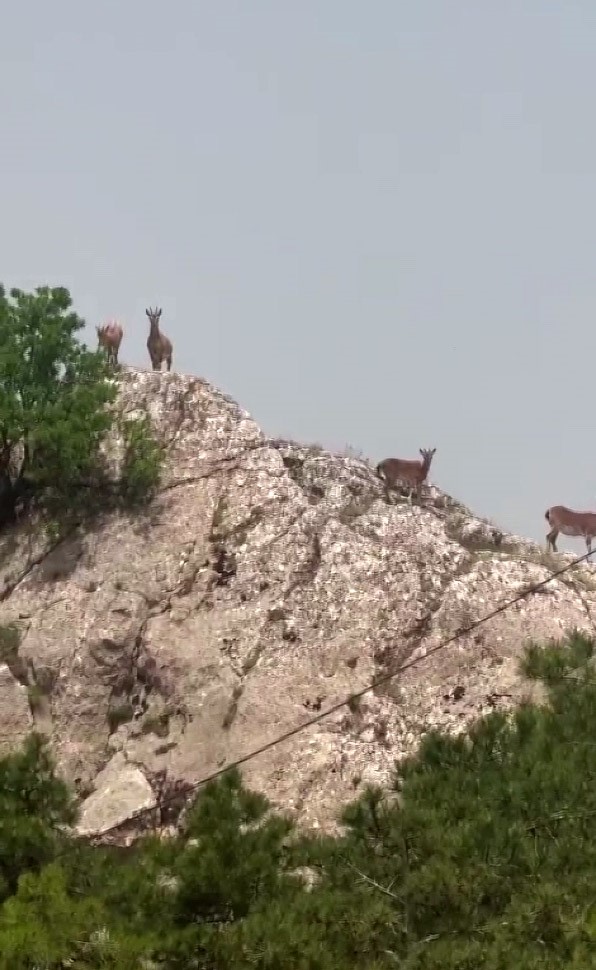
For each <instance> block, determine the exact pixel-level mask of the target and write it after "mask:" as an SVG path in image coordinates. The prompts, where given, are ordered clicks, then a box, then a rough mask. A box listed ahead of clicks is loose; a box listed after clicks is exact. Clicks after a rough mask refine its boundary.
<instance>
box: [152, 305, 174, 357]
mask: <svg viewBox="0 0 596 970" xmlns="http://www.w3.org/2000/svg"><path fill="white" fill-rule="evenodd" d="M145 313H146V314H147V316H148V317H149V324H150V327H149V336H148V337H147V350H148V351H149V357H150V358H151V366H152V368H153V370H161V365H162V363H163V361H164V360H165V362H166V365H167V368H168V370H170V369H171V367H172V354H173V352H174V351H173V347H172V341H171V340H170V339H169V338H168V337H166V335H165V333H162V332H161V330H160V329H159V320H160V317H161V308H158V307H155V309H154V310H152V309H151V307H149V309H148V310H145Z"/></svg>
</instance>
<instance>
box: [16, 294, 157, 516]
mask: <svg viewBox="0 0 596 970" xmlns="http://www.w3.org/2000/svg"><path fill="white" fill-rule="evenodd" d="M84 325H85V323H84V320H83V319H82V318H81V317H80V316H79V315H78V314H77V313H76V312H75V311H74V310H73V309H72V300H71V296H70V293H69V292H68V290H66V289H65V288H64V287H54V288H50V287H47V286H42V287H38V288H37V289H36V290H35V291H34V292H33V293H25V292H24V291H22V290H19V289H12V290H11V291H10V293H9V294H8V295H7V293H6V290H5V289H4V287H2V286H0V527H1V526H2V525H4V524H6V523H7V522H10V521H12V520H13V519H14V517H15V513H16V511H17V509H18V508H19V507H21V508H27V507H29V506H30V504H31V503H32V502H34V501H37V502H42V503H43V504H44V505H45V506H46V507H48V506H50V505H51V504H52V502H53V503H54V506H57V505H58V504H62V505H64V504H66V505H68V503H69V502H75V501H76V499H77V497H80V494H81V490H83V489H87V490H88V492H89V490H90V488H91V487H92V486H93V485H94V484H97V479H98V477H99V476H100V475H101V469H102V465H101V459H100V453H99V445H100V443H101V441H102V439H103V438H104V436H105V434H106V432H107V431H108V430H109V428H110V427H111V426H112V424H113V422H114V420H115V415H114V411H113V409H110V408H109V407H107V405H109V404H110V403H111V402H112V401H113V400H114V398H115V397H116V393H117V386H116V383H115V381H114V380H113V379H110V378H111V377H113V375H111V373H110V371H109V367H108V364H107V360H106V357H105V355H104V353H103V352H102V351H99V350H97V351H91V350H89V349H88V348H87V347H86V346H85V345H84V344H83V343H82V342H81V341H80V340H79V334H80V331H81V330H82V329H83V327H84ZM145 432H146V429H144V431H143V434H142V436H141V437H142V440H143V443H144V444H146V442H147V440H148V438H147V433H145ZM138 439H139V435H138V434H136V433H135V430H134V429H133V431H131V432H129V434H128V440H129V441H132V446H133V449H134V447H135V446H138ZM137 451H138V447H137ZM146 451H147V449H146V448H145V453H144V454H143V455H142V456H141V461H140V465H141V466H142V468H141V473H140V474H139V468H138V466H137V465H135V462H134V461H132V462H131V463H130V464H131V468H132V474H133V478H135V482H134V489H133V491H134V495H135V497H136V496H137V494H138V491H139V484H140V487H141V489H145V490H146V489H147V488H148V487H149V486H150V485H151V484H153V482H154V480H155V475H156V463H155V461H154V460H153V459H154V458H155V448H154V449H153V451H152V452H151V455H150V460H149V461H147V454H146ZM152 460H153V463H152ZM148 470H149V472H150V474H149V475H148V474H147V472H148Z"/></svg>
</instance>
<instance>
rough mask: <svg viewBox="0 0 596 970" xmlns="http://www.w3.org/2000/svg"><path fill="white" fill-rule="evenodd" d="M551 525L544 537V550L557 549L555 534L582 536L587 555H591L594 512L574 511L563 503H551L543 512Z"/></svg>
mask: <svg viewBox="0 0 596 970" xmlns="http://www.w3.org/2000/svg"><path fill="white" fill-rule="evenodd" d="M544 517H545V519H546V521H547V522H548V524H549V525H550V527H551V530H550V532H549V533H548V535H547V537H546V551H547V552H548V550H549V549H551V548H552V550H553V552H556V551H557V546H556V542H557V536H558V535H559V532H561V533H562V534H563V535H564V536H583V537H584V539H585V540H586V548H587V550H588V556H591V555H592V539H593V538H594V537H595V536H596V512H574V511H573V510H572V509H568V508H566V507H565V506H564V505H553V506H551V508H550V509H547V510H546V512H545V513H544Z"/></svg>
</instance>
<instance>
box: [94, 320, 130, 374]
mask: <svg viewBox="0 0 596 970" xmlns="http://www.w3.org/2000/svg"><path fill="white" fill-rule="evenodd" d="M95 329H96V330H97V349H98V350H99V348H100V347H105V349H106V350H107V353H108V363H109V364H113V365H114V367H116V366H117V365H118V351H119V350H120V344H121V343H122V337H123V336H124V331H123V329H122V327H121V326H120V324H119V323H118V321H117V320H109V321H108V322H107V323H104V325H103V326H102V327H100V326H97V327H96V328H95Z"/></svg>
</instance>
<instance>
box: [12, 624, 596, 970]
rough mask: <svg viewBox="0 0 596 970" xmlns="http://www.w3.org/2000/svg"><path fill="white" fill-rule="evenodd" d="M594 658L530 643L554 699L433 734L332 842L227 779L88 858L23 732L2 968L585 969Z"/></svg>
mask: <svg viewBox="0 0 596 970" xmlns="http://www.w3.org/2000/svg"><path fill="white" fill-rule="evenodd" d="M593 652H594V645H593V643H592V641H590V640H588V639H586V638H584V637H582V636H578V635H574V636H573V637H572V638H571V639H570V640H569V642H568V643H566V644H560V645H558V646H551V647H549V648H548V649H539V648H537V647H534V648H531V649H530V650H529V651H528V652H527V654H526V658H525V661H524V663H525V670H526V672H527V673H528V675H529V676H531V677H535V678H540V679H542V680H543V681H544V683H545V684H546V687H547V689H548V703H545V704H543V705H541V706H536V705H529V704H526V705H524V706H522V707H521V708H520V709H518V710H517V711H515V712H514V713H512V714H511V715H508V714H505V713H502V712H495V713H492V714H491V715H489V716H488V717H485V718H483V719H481V720H480V721H478V722H477V723H476V724H475V725H474V727H473V728H472V729H471V730H470V731H469V732H467V733H464V734H462V735H460V736H458V737H448V736H445V735H442V734H440V733H437V732H430V733H429V734H428V735H426V737H425V738H424V740H423V742H422V745H421V748H420V750H419V751H418V753H417V754H416V756H415V757H412V758H411V759H409V760H408V762H407V763H406V764H403V765H401V766H400V768H399V776H397V775H396V779H395V785H394V788H393V791H391V792H388V793H387V792H385V793H384V792H381V791H380V790H377V789H367V790H366V791H364V792H362V794H361V795H360V797H359V798H357V799H356V800H355V801H354V802H353V803H352V804H351V805H349V806H348V807H347V808H346V810H345V812H344V813H343V822H344V831H343V834H342V835H340V836H338V837H336V838H331V837H323V836H316V835H313V834H308V833H306V834H304V833H303V834H301V833H300V832H298V831H297V830H296V829H295V828H294V826H293V824H292V822H291V821H290V819H288V818H286V817H284V816H283V815H280V814H279V813H277V812H275V811H273V810H272V808H271V806H270V805H269V803H268V802H267V799H266V798H264V797H263V796H262V795H257V794H255V793H253V792H250V791H248V790H247V789H246V788H245V787H244V786H243V784H242V782H241V779H240V775H239V773H238V772H237V771H229V772H228V773H227V774H226V775H224V776H223V778H222V779H221V780H220V781H218V782H215V783H212V784H209V785H207V786H206V787H205V788H204V789H203V790H202V791H200V792H199V794H198V796H197V798H196V801H195V803H194V806H193V807H192V808H191V809H190V811H189V812H188V815H187V818H186V822H185V825H184V830H183V831H181V833H180V834H179V836H177V837H176V838H171V839H167V840H160V839H157V838H154V837H144V838H142V839H140V840H139V841H138V842H137V843H136V844H135V845H134V847H132V848H131V849H128V850H126V851H123V850H116V849H115V848H113V847H92V846H91V845H88V844H86V843H84V842H81V841H77V840H75V839H73V838H72V837H71V836H69V835H68V834H67V830H65V828H64V826H68V825H69V824H70V823H71V822H72V819H73V811H74V809H73V803H72V801H71V799H70V796H69V794H68V792H67V790H66V788H65V787H64V785H63V784H62V783H61V782H59V781H58V780H57V779H56V778H55V777H54V776H53V775H52V771H51V763H50V762H49V761H48V756H47V751H46V749H45V747H44V745H43V744H41V743H40V742H39V741H38V740H35V739H32V740H31V741H30V742H29V743H28V744H27V746H26V747H25V749H24V750H23V751H22V752H21V753H18V754H14V755H12V756H10V757H8V758H5V759H4V760H3V761H0V860H1V861H0V970H5V968H6V970H8V968H10V970H25V968H28V970H29V968H33V967H34V966H36V967H42V966H43V967H44V968H46V970H58V968H63V967H66V966H71V967H75V968H89V970H91V968H99V967H101V968H114V970H115V968H124V970H128V968H130V970H132V968H139V970H140V968H145V970H147V968H148V967H152V968H163V970H166V968H167V970H195V968H197V970H198V968H201V970H208V968H209V970H215V968H217V970H219V968H221V970H224V968H225V970H228V968H238V970H249V968H251V970H254V968H258V970H348V968H350V970H353V968H365V970H390V968H395V967H400V968H402V970H435V968H436V970H439V968H440V970H451V968H453V970H455V968H457V970H478V968H479V967H482V968H486V970H510V968H512V967H524V970H546V968H548V970H557V968H561V970H563V968H565V970H588V968H592V967H593V966H594V962H595V958H596V902H595V901H596V840H595V839H594V826H595V823H596V784H595V783H596V748H595V745H594V741H593V724H594V720H595V715H596V676H595V671H594V661H593Z"/></svg>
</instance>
